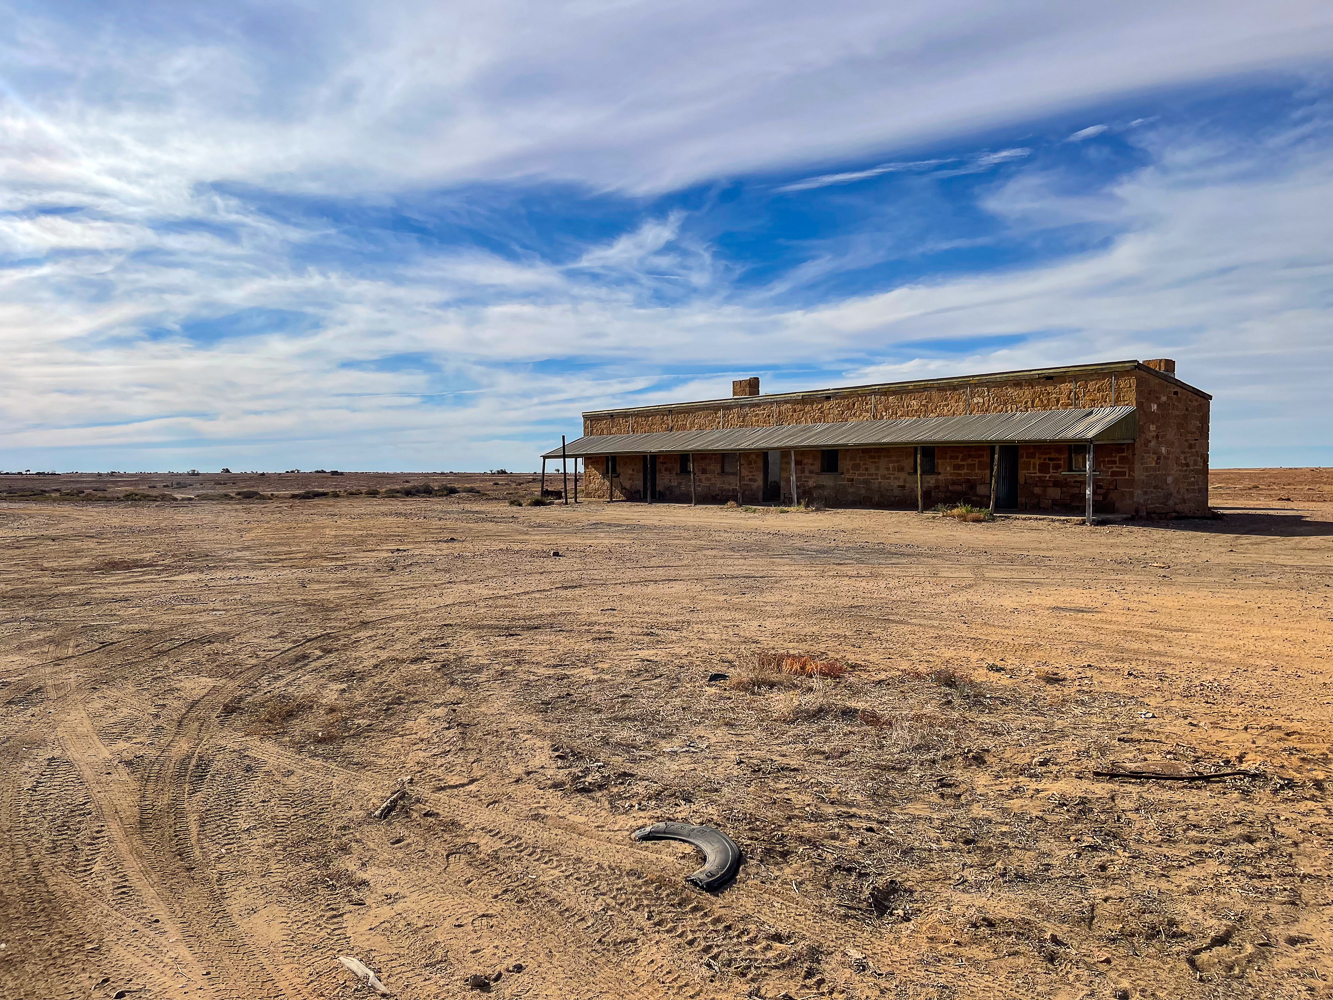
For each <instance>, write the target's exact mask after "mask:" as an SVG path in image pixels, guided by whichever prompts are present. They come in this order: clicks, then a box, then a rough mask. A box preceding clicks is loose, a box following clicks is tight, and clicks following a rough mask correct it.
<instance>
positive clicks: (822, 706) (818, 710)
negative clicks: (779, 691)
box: [773, 691, 860, 723]
mask: <svg viewBox="0 0 1333 1000" xmlns="http://www.w3.org/2000/svg"><path fill="white" fill-rule="evenodd" d="M859 714H860V713H859V712H858V710H857V709H856V708H855V707H854V706H852V705H848V704H846V703H845V702H841V701H839V700H837V699H836V698H833V697H830V695H829V694H828V692H827V691H811V692H807V693H804V694H798V693H796V692H792V693H790V694H787V695H784V696H783V699H782V704H781V705H780V706H778V709H777V711H776V712H774V713H773V718H774V719H776V720H777V721H778V722H786V723H793V722H814V721H816V720H818V719H854V718H857V717H858V715H859Z"/></svg>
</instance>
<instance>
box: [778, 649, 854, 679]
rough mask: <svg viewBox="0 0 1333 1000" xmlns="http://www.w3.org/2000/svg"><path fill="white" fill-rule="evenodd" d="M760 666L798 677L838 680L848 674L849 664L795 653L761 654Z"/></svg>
mask: <svg viewBox="0 0 1333 1000" xmlns="http://www.w3.org/2000/svg"><path fill="white" fill-rule="evenodd" d="M756 659H757V661H758V665H759V666H760V667H762V668H764V669H767V670H773V671H776V672H779V673H784V674H793V675H795V676H797V677H828V678H830V679H832V680H837V679H838V678H839V677H841V676H842V675H843V674H845V673H847V664H846V662H845V661H843V660H821V659H818V658H816V657H813V656H800V655H797V654H795V653H767V652H765V653H759V654H757V657H756Z"/></svg>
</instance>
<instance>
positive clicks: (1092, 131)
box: [1066, 125, 1111, 142]
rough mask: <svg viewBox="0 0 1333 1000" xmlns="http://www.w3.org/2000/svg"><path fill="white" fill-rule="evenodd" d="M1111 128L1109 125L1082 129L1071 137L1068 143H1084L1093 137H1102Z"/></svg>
mask: <svg viewBox="0 0 1333 1000" xmlns="http://www.w3.org/2000/svg"><path fill="white" fill-rule="evenodd" d="M1110 127H1111V126H1109V125H1089V126H1088V127H1087V128H1081V129H1079V130H1078V131H1077V132H1075V133H1074V134H1073V135H1071V136H1070V137H1069V138H1068V139H1067V140H1066V141H1067V142H1082V141H1083V140H1084V139H1091V138H1092V137H1093V136H1098V135H1101V134H1102V133H1103V132H1105V131H1106V130H1107V129H1109V128H1110Z"/></svg>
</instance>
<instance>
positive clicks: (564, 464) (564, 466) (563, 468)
mask: <svg viewBox="0 0 1333 1000" xmlns="http://www.w3.org/2000/svg"><path fill="white" fill-rule="evenodd" d="M560 475H561V477H562V479H563V480H564V484H565V488H564V490H563V491H562V492H561V496H562V497H564V500H565V506H566V507H568V506H569V463H568V461H567V460H566V458H565V436H564V435H563V434H561V435H560Z"/></svg>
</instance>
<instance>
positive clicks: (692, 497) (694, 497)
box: [690, 452, 699, 507]
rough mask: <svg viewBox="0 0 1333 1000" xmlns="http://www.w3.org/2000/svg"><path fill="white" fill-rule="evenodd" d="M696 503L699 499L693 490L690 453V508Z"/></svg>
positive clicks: (692, 464) (692, 457)
mask: <svg viewBox="0 0 1333 1000" xmlns="http://www.w3.org/2000/svg"><path fill="white" fill-rule="evenodd" d="M698 502H699V498H698V495H697V494H696V492H695V488H694V452H690V506H691V507H693V506H694V505H695V504H696V503H698Z"/></svg>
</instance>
